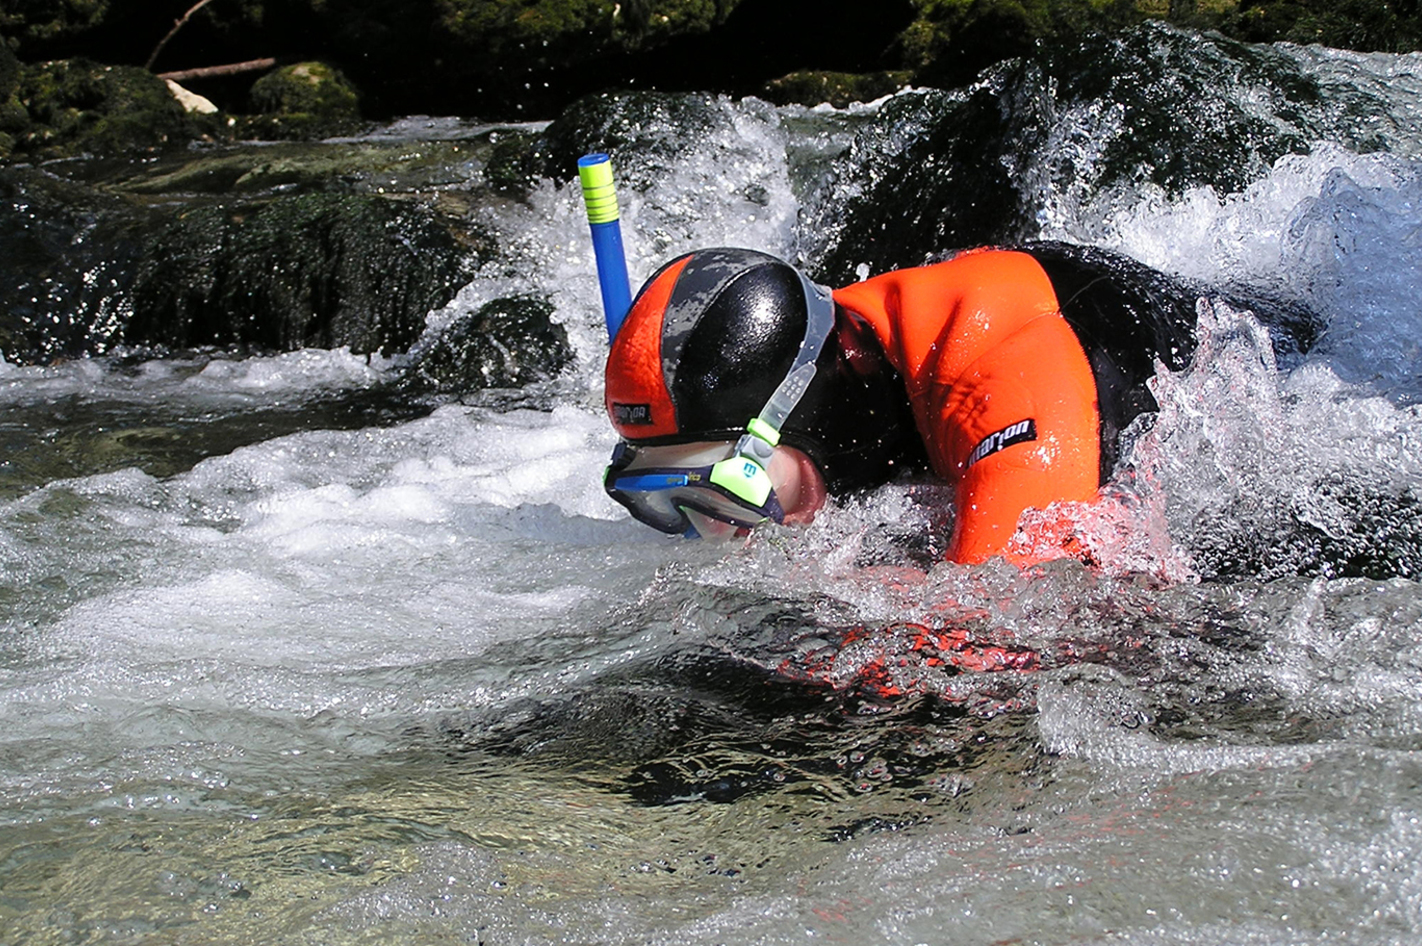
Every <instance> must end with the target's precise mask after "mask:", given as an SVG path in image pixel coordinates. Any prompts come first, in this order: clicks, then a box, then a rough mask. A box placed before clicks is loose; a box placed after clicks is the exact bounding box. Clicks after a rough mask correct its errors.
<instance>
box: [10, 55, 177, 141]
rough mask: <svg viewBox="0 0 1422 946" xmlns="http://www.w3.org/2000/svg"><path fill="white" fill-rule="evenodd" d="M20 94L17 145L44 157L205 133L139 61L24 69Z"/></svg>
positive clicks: (63, 63) (57, 64)
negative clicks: (22, 113)
mask: <svg viewBox="0 0 1422 946" xmlns="http://www.w3.org/2000/svg"><path fill="white" fill-rule="evenodd" d="M16 98H17V100H18V104H19V106H20V107H22V108H23V109H24V112H25V114H24V116H23V118H21V116H19V115H18V114H14V115H11V116H10V123H11V124H19V123H21V122H23V125H24V127H23V129H20V130H17V131H16V133H15V139H16V150H18V151H25V152H29V153H32V154H34V155H36V156H37V157H45V158H51V157H65V156H69V155H74V154H79V153H83V152H90V153H96V154H116V153H123V152H130V151H138V150H152V149H156V148H163V147H167V146H170V145H174V144H178V143H181V142H186V141H188V140H189V139H191V138H192V137H194V136H195V135H196V134H198V133H199V126H198V125H195V124H193V119H190V118H189V116H188V114H187V113H186V112H185V111H184V110H183V107H182V106H181V105H179V104H178V102H177V100H176V99H174V98H173V96H172V94H171V93H170V92H169V91H168V87H167V86H166V85H165V84H164V83H163V80H161V79H159V78H158V77H157V76H154V75H153V74H152V73H150V72H147V71H146V70H143V69H138V68H136V67H133V66H105V65H101V64H99V63H95V62H90V61H89V60H86V59H70V60H63V61H59V62H47V63H40V64H38V65H32V66H26V67H24V68H23V69H22V70H21V73H20V81H19V87H18V89H17V92H16Z"/></svg>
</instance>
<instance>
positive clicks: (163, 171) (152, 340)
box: [0, 140, 494, 363]
mask: <svg viewBox="0 0 1422 946" xmlns="http://www.w3.org/2000/svg"><path fill="white" fill-rule="evenodd" d="M483 150H484V146H483V145H482V144H481V143H480V142H478V141H463V140H461V141H437V142H424V143H421V144H419V145H418V146H416V147H407V146H406V145H404V144H401V143H369V144H367V145H365V146H364V147H360V148H356V147H351V146H347V145H340V146H336V145H330V146H328V145H296V144H283V145H264V146H261V147H256V148H252V147H247V148H223V149H218V150H215V151H214V152H213V153H211V154H201V155H197V156H196V157H193V158H192V159H191V160H188V159H186V156H177V155H173V156H168V157H165V158H159V159H155V160H152V161H146V162H141V163H136V164H135V163H129V162H114V161H105V160H99V159H94V160H89V161H77V160H76V161H66V162H63V163H61V164H55V165H50V166H49V168H44V169H42V168H36V167H32V166H29V165H11V166H9V167H0V352H3V353H4V356H5V358H6V359H7V360H8V361H10V362H11V363H16V362H24V363H43V362H48V361H51V360H54V359H57V358H66V357H75V356H80V355H85V354H95V353H103V352H107V351H110V350H112V349H114V348H115V347H117V346H121V345H127V346H144V345H160V346H167V347H171V348H185V347H190V346H200V345H215V346H221V347H239V346H240V347H246V348H251V349H263V350H286V349H292V348H297V347H302V346H319V347H333V346H350V347H351V348H353V349H354V350H356V351H383V352H396V351H404V350H405V349H407V348H408V347H409V346H410V345H411V344H412V343H413V342H414V341H415V339H416V338H417V337H418V336H419V335H420V333H421V332H422V331H423V328H424V324H425V316H426V314H427V313H428V312H429V311H430V310H431V309H435V308H439V307H440V306H443V305H444V304H445V303H446V302H448V301H449V300H450V299H451V298H452V297H453V296H454V295H455V293H456V292H457V290H458V289H459V288H460V287H461V286H462V285H463V284H464V283H465V282H466V281H467V278H468V276H469V273H470V272H471V270H472V267H474V266H476V265H477V264H479V263H481V262H483V261H485V260H487V259H488V258H489V257H490V256H491V255H492V253H493V252H494V243H493V240H492V238H491V237H490V236H489V235H488V233H487V230H486V228H485V227H483V226H482V225H481V223H480V220H481V213H482V210H481V207H482V204H480V201H481V200H485V201H487V200H489V199H491V198H490V197H489V196H488V195H487V192H485V194H484V196H483V197H482V198H481V197H480V195H479V193H478V192H477V191H466V190H464V189H463V185H464V183H465V181H466V177H465V176H467V175H477V173H478V168H479V166H480V162H479V160H478V158H477V157H476V154H477V153H482V152H483ZM50 168H52V169H53V170H50ZM55 171H63V172H64V173H66V174H69V175H71V177H68V178H66V177H60V176H59V175H58V174H57V173H55ZM397 184H398V186H396V185H397ZM450 184H454V185H456V186H458V187H459V188H460V189H459V190H457V191H456V192H454V193H446V192H445V190H444V188H446V187H448V186H449V185H450ZM384 191H390V192H389V193H383V192H384Z"/></svg>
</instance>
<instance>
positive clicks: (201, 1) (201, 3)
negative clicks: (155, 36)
mask: <svg viewBox="0 0 1422 946" xmlns="http://www.w3.org/2000/svg"><path fill="white" fill-rule="evenodd" d="M211 2H212V0H198V2H197V3H194V4H193V5H192V7H191V8H190V9H189V10H188V12H187V13H184V14H183V18H182V19H181V20H175V21H173V28H172V29H171V30H169V31H168V35H167V36H165V37H163V38H162V39H161V40H159V41H158V45H157V46H154V47H153V55H151V56H149V57H148V61H147V62H146V63H144V64H143V68H145V69H147V70H149V71H152V69H153V63H154V62H156V61H157V59H158V54H159V53H161V52H162V51H163V47H164V46H167V45H168V40H170V39H172V38H173V36H174V35H175V34H176V33H177V32H178V30H180V29H182V28H183V26H184V25H186V24H187V22H188V20H190V19H192V16H193V14H194V13H196V12H197V11H199V10H201V9H202V8H203V7H205V6H207V5H208V4H209V3H211Z"/></svg>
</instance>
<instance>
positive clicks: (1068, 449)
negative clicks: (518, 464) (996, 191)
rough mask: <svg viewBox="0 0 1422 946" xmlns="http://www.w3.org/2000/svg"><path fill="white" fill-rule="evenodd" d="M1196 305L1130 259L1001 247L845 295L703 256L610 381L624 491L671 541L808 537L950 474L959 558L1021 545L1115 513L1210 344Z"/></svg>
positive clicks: (616, 463)
mask: <svg viewBox="0 0 1422 946" xmlns="http://www.w3.org/2000/svg"><path fill="white" fill-rule="evenodd" d="M1194 299H1195V295H1194V293H1193V292H1190V291H1188V290H1187V289H1186V288H1185V287H1183V286H1181V285H1180V284H1178V283H1175V282H1173V281H1171V280H1169V279H1167V278H1166V277H1164V276H1162V275H1161V274H1158V273H1155V272H1153V271H1151V270H1149V269H1147V268H1146V267H1144V266H1141V265H1140V264H1137V263H1134V262H1133V261H1130V260H1127V259H1125V258H1124V257H1119V256H1116V255H1113V254H1107V253H1104V252H1102V251H1096V250H1091V249H1088V248H1083V247H1073V246H1067V245H1063V244H1035V245H1030V246H1026V247H1023V248H1020V249H992V248H987V249H980V250H972V251H968V252H964V253H960V254H958V255H956V256H954V257H952V258H951V259H948V260H946V261H944V262H941V263H935V264H932V265H928V266H921V267H915V268H910V269H902V270H897V271H894V272H889V273H884V274H882V275H880V276H876V277H873V278H871V279H866V280H864V281H862V282H858V283H855V284H853V285H850V286H846V287H844V288H842V289H838V290H835V291H833V292H831V291H829V290H827V289H825V288H824V287H821V286H817V285H815V284H814V283H812V282H810V281H809V279H807V278H806V277H805V276H804V275H803V274H801V273H800V272H798V271H797V270H796V269H795V268H793V267H792V266H790V265H789V264H787V263H785V262H783V261H781V260H779V259H776V258H775V257H773V256H768V255H766V254H763V253H758V252H755V251H751V250H743V249H730V248H716V249H707V250H698V251H696V252H693V253H689V254H686V255H684V256H681V257H678V258H677V259H674V260H672V261H671V262H669V263H667V264H666V265H665V266H663V267H662V268H661V269H660V270H659V271H658V272H657V273H656V274H654V275H653V276H652V278H651V279H649V280H648V281H647V283H646V285H645V286H643V287H642V289H641V291H640V292H639V293H638V295H637V298H636V299H635V300H634V302H633V305H632V309H631V311H630V312H629V313H628V316H627V318H626V320H625V321H624V323H623V325H622V327H621V329H620V330H619V332H618V334H617V337H616V338H615V339H614V340H613V343H612V348H611V351H610V353H609V356H608V361H607V370H606V381H607V384H606V395H605V396H606V406H607V411H608V416H609V418H610V419H611V421H612V424H613V426H614V428H616V430H617V432H618V434H619V435H620V436H621V438H622V441H621V442H620V443H619V444H618V446H617V448H616V449H615V451H614V453H613V459H612V463H611V465H610V466H609V468H608V471H607V474H606V477H605V481H604V482H605V486H606V488H607V491H608V493H609V495H611V496H612V497H613V498H614V499H616V500H617V501H618V502H620V503H622V504H623V505H624V506H626V507H627V508H628V509H629V510H630V511H631V512H632V514H633V515H634V516H635V517H636V518H638V519H639V520H641V521H643V522H645V523H647V524H649V525H651V526H653V527H655V528H657V529H660V530H661V531H663V532H668V533H673V534H683V535H692V536H694V535H711V534H719V533H724V532H728V531H732V532H733V531H736V530H740V529H748V528H753V527H755V526H756V525H758V524H760V523H762V522H765V521H767V520H773V521H777V522H787V523H794V522H803V521H807V520H808V519H809V518H810V517H812V516H813V515H814V512H815V510H816V509H818V508H819V506H820V505H821V504H822V503H823V501H824V497H825V495H826V493H830V494H840V493H844V492H848V491H852V490H858V489H865V488H869V487H873V486H876V485H879V484H882V483H885V482H887V481H888V480H890V479H892V478H893V477H895V476H896V475H898V474H899V473H900V472H901V471H906V470H913V469H922V468H925V467H926V468H928V469H931V470H932V471H933V473H935V474H936V475H937V476H939V477H941V478H943V479H944V480H946V481H947V482H948V483H950V484H952V485H953V487H954V497H955V507H956V509H955V515H956V518H955V524H954V531H953V537H952V539H951V542H950V547H949V549H948V551H947V557H948V558H949V559H951V560H954V561H959V562H980V561H984V560H986V559H988V558H991V557H993V556H995V555H1003V554H1005V553H1006V552H1007V549H1008V541H1009V539H1011V537H1012V535H1013V534H1014V532H1015V531H1016V529H1017V522H1018V518H1019V516H1020V515H1021V514H1022V512H1023V511H1024V510H1026V509H1029V508H1038V509H1040V508H1045V507H1046V506H1048V505H1049V504H1051V503H1053V502H1057V501H1081V502H1086V501H1090V500H1092V499H1094V498H1095V497H1096V495H1097V490H1098V487H1099V486H1100V485H1101V484H1102V483H1104V482H1105V481H1106V479H1107V477H1108V476H1109V475H1110V473H1111V471H1112V469H1113V468H1114V466H1115V463H1116V460H1117V458H1118V451H1119V436H1120V433H1121V432H1122V431H1123V430H1124V429H1125V428H1126V426H1127V425H1128V424H1129V423H1130V422H1131V420H1132V419H1134V418H1135V417H1136V416H1138V415H1139V414H1141V413H1143V412H1146V411H1152V410H1155V409H1156V405H1155V401H1154V398H1153V397H1152V396H1151V394H1150V392H1149V390H1148V389H1147V387H1146V381H1147V380H1148V379H1149V378H1150V377H1151V376H1152V375H1153V374H1154V373H1155V370H1156V368H1155V366H1156V360H1157V359H1159V360H1160V361H1161V362H1163V363H1164V364H1166V365H1167V366H1169V367H1171V368H1172V369H1177V370H1178V369H1179V368H1181V367H1183V366H1184V364H1185V363H1187V362H1188V359H1189V357H1190V355H1191V353H1192V352H1193V348H1194V337H1193V327H1194V321H1195V316H1194Z"/></svg>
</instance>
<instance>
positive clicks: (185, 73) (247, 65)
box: [158, 59, 277, 82]
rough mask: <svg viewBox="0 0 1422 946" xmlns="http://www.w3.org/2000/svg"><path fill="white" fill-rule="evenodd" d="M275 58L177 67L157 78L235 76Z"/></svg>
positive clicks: (267, 64) (265, 66) (263, 66)
mask: <svg viewBox="0 0 1422 946" xmlns="http://www.w3.org/2000/svg"><path fill="white" fill-rule="evenodd" d="M276 62H277V61H276V60H275V59H248V60H247V61H246V62H233V63H228V64H227V65H225V66H203V67H201V68H199V69H179V70H178V71H177V72H160V73H158V78H160V79H172V80H173V81H174V82H182V81H183V80H185V79H211V78H213V77H214V76H235V75H238V74H240V73H243V72H256V71H258V70H260V69H270V68H271V67H272V66H275V65H276Z"/></svg>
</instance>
